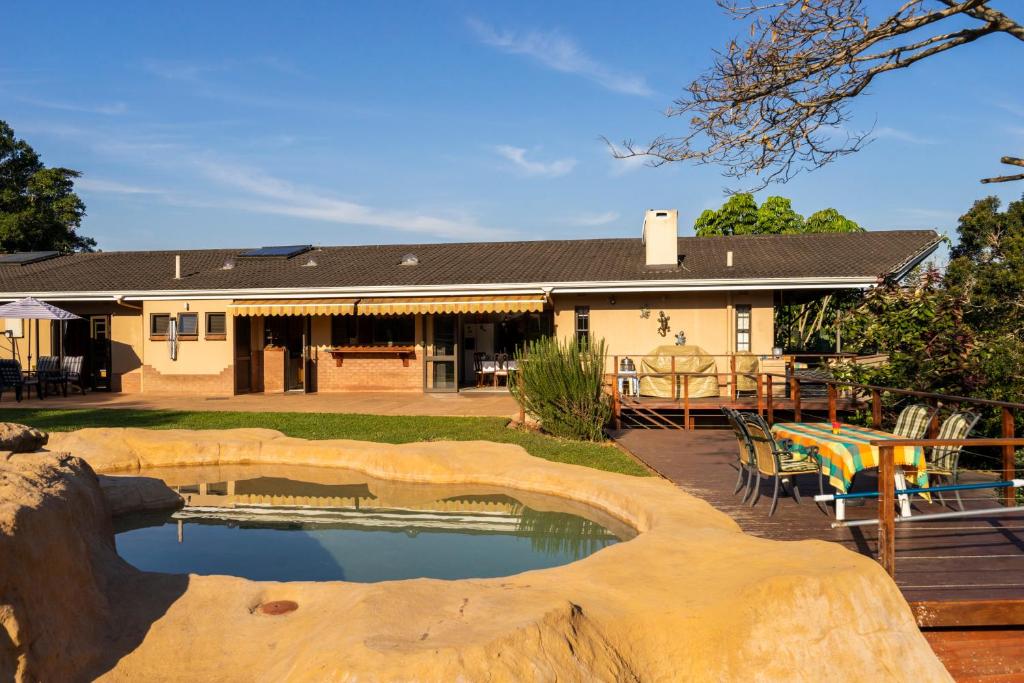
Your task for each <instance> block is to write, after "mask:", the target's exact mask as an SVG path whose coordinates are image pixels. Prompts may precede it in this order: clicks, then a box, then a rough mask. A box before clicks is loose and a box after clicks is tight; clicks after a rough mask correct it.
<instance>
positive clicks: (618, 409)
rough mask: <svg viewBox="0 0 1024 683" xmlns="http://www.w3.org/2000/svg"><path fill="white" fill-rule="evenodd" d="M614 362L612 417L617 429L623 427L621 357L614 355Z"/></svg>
mask: <svg viewBox="0 0 1024 683" xmlns="http://www.w3.org/2000/svg"><path fill="white" fill-rule="evenodd" d="M612 362H613V363H614V366H613V370H614V371H615V372H614V373H613V374H612V418H613V420H614V422H615V429H622V403H621V397H620V396H619V357H618V356H613V357H612Z"/></svg>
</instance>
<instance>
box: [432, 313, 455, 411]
mask: <svg viewBox="0 0 1024 683" xmlns="http://www.w3.org/2000/svg"><path fill="white" fill-rule="evenodd" d="M459 318H460V316H458V315H455V314H444V315H433V316H430V318H427V319H426V326H427V335H426V341H427V355H426V356H425V357H424V359H423V360H424V364H423V391H428V392H455V391H458V390H459Z"/></svg>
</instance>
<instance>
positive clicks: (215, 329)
mask: <svg viewBox="0 0 1024 683" xmlns="http://www.w3.org/2000/svg"><path fill="white" fill-rule="evenodd" d="M227 334H228V321H227V316H226V315H225V314H224V313H207V314H206V338H207V339H227Z"/></svg>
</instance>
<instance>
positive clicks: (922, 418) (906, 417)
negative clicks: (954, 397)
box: [892, 403, 936, 439]
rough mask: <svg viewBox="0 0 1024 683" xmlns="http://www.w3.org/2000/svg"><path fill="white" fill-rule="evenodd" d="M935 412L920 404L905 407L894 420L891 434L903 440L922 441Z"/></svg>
mask: <svg viewBox="0 0 1024 683" xmlns="http://www.w3.org/2000/svg"><path fill="white" fill-rule="evenodd" d="M935 412H936V409H935V408H932V407H931V406H927V405H924V404H922V403H916V404H914V405H910V406H907V407H906V408H904V409H903V410H901V411H900V415H899V417H897V418H896V427H895V428H894V429H893V430H892V433H893V434H895V435H896V436H898V437H900V438H903V439H923V438H924V436H925V434H927V433H928V425H929V424H931V422H932V418H933V417H935Z"/></svg>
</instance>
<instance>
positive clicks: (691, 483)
mask: <svg viewBox="0 0 1024 683" xmlns="http://www.w3.org/2000/svg"><path fill="white" fill-rule="evenodd" d="M613 436H614V437H615V440H616V441H617V442H618V443H619V444H620V445H621V446H623V447H624V448H626V449H627V450H628V451H629V452H630V453H632V454H633V455H634V456H635V457H637V458H638V459H639V460H641V461H643V462H644V463H646V464H647V465H648V466H649V467H651V468H652V469H653V470H655V471H656V472H658V473H659V474H661V475H662V476H664V477H665V478H667V479H669V480H671V481H672V482H673V483H675V484H676V485H678V486H679V487H680V488H682V489H683V490H684V491H686V492H688V493H691V494H693V495H695V496H697V497H699V498H702V499H704V500H706V501H708V502H709V503H711V504H712V505H713V506H714V507H716V508H717V509H719V510H721V511H722V512H725V513H726V514H728V515H729V516H731V517H732V518H733V519H735V520H736V521H737V522H738V523H739V525H740V526H741V527H742V528H743V530H744V531H745V532H747V533H749V534H753V535H755V536H761V537H764V538H772V539H776V540H787V541H788V540H803V539H819V540H827V541H832V542H835V543H839V544H840V545H842V546H844V547H846V548H849V549H850V550H853V551H854V552H859V553H863V554H866V555H869V556H871V557H875V556H876V553H877V528H876V527H875V526H864V527H851V528H840V529H833V528H832V527H831V522H832V518H831V517H829V516H826V515H825V514H823V513H822V512H821V511H820V510H819V509H818V507H817V506H816V505H815V504H814V502H813V499H812V497H813V495H814V494H815V493H817V481H816V479H815V478H814V477H802V478H801V480H802V481H801V487H800V490H801V493H802V495H803V498H804V499H803V503H802V504H800V505H797V504H796V503H795V502H794V501H793V499H792V498H784V499H780V500H779V508H778V511H777V512H776V513H775V515H774V516H773V517H771V518H769V517H768V508H769V505H770V501H771V498H770V496H769V497H768V498H767V499H766V498H765V497H764V496H762V498H761V501H760V502H759V503H758V504H757V507H755V508H750V507H749V506H748V505H747V504H744V503H741V502H740V497H739V496H738V495H733V493H732V491H733V487H734V485H735V482H736V469H735V468H734V467H733V465H732V463H733V462H734V460H735V457H736V455H735V454H736V439H735V437H734V436H733V434H732V432H731V431H726V430H720V429H699V430H693V431H681V430H675V429H662V430H650V429H632V430H624V431H621V432H618V433H615V434H613ZM861 477H863V481H862V482H861V481H860V480H858V482H856V483H855V489H859V488H861V487H862V486H863V487H864V489H865V490H867V489H871V488H877V481H872V480H871V475H870V473H867V472H865V473H863V474H862V475H861ZM965 503H966V505H967V507H969V508H978V507H982V506H993V505H995V504H996V500H995V498H994V496H993V494H992V493H991V491H987V490H986V491H981V492H977V493H976V494H975V495H974V496H972V497H970V498H967V497H966V496H965ZM947 510H948V509H947V508H943V507H940V506H939V505H937V504H935V503H927V502H925V501H923V500H921V499H915V502H914V512H915V514H916V513H919V512H920V513H927V512H945V511H947ZM876 512H877V504H876V503H875V502H874V500H871V501H870V502H868V503H867V504H866V505H865V506H863V507H848V508H847V517H848V518H849V519H858V518H860V519H864V518H872V517H875V516H876ZM896 583H897V585H898V586H899V587H900V589H901V590H902V591H903V594H904V596H905V597H906V599H907V601H908V602H910V603H911V604H912V607H914V608H915V614H916V615H917V616H918V620H919V623H921V624H923V625H924V626H935V625H937V624H936V623H934V622H932V623H930V622H929V621H928V619H929V617H928V615H929V614H933V615H934V614H935V613H936V610H935V609H934V607H935V606H936V605H938V607H939V608H941V607H943V606H945V607H946V608H947V610H948V611H949V612H956V611H957V610H958V609H960V607H961V606H963V605H964V604H965V603H963V602H961V601H984V602H978V603H975V604H980V605H985V606H987V608H986V609H987V610H988V611H987V612H983V613H984V614H987V615H988V616H987V617H986V618H989V619H990V620H991V621H990V623H988V624H984V625H983V626H989V627H997V626H998V627H1004V626H1005V625H1006V624H1007V623H1014V620H1018V619H1019V618H1020V617H1021V616H1024V615H1022V605H1024V602H1017V601H1024V514H1021V515H1019V516H1015V517H1012V516H1004V517H996V516H991V517H990V516H980V517H973V518H961V519H952V520H945V521H932V522H921V523H917V524H913V523H911V524H898V525H897V526H896ZM971 611H972V614H979V613H982V612H979V611H978V610H977V609H975V608H972V610H971ZM958 618H959V617H956V616H954V617H952V618H951V620H950V621H949V622H948V624H946V625H947V626H951V627H953V628H954V629H955V630H952V631H950V630H934V631H931V632H928V633H926V635H927V636H928V637H929V640H930V641H931V642H932V643H933V648H934V649H935V651H936V653H937V654H939V655H940V656H941V657H942V658H943V662H944V663H945V664H946V666H947V668H949V670H950V672H951V673H952V674H953V675H954V677H955V678H956V679H957V680H964V681H966V680H982V677H987V676H991V675H996V674H997V675H998V680H1021V681H1024V658H1022V657H1019V656H1018V657H1012V656H1011V657H1008V656H1007V653H1008V652H1016V653H1018V654H1021V653H1024V630H1021V628H1020V624H1024V621H1022V622H1020V623H1018V624H1016V625H1015V626H1013V627H1012V628H1009V629H1006V628H1003V629H1002V630H988V629H981V630H963V629H962V628H959V627H957V626H956V624H957V619H958ZM999 622H1003V623H999ZM966 626H967V627H970V628H974V627H976V626H978V624H967V625H966ZM995 643H997V644H998V647H996V645H994V644H995ZM985 680H996V679H990V678H985Z"/></svg>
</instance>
